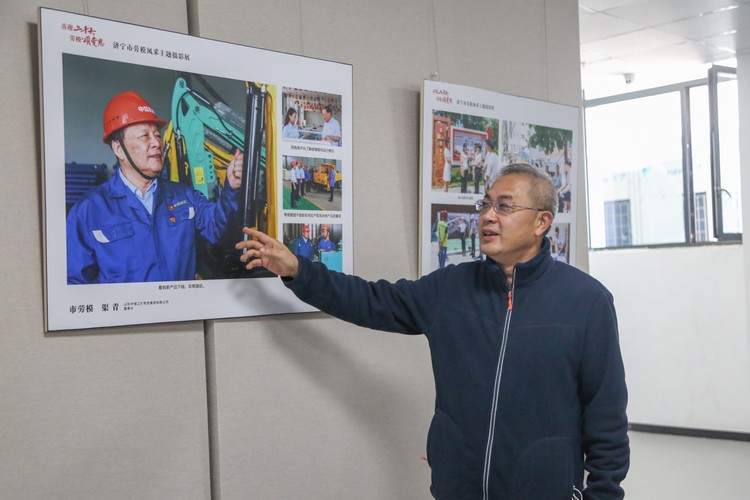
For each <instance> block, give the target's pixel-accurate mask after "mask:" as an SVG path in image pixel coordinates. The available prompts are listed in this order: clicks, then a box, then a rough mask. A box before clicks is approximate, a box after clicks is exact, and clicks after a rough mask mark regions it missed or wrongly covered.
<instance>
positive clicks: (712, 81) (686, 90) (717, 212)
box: [583, 65, 742, 251]
mask: <svg viewBox="0 0 750 500" xmlns="http://www.w3.org/2000/svg"><path fill="white" fill-rule="evenodd" d="M714 68H718V70H716V71H719V72H733V73H735V74H736V69H734V68H730V67H724V66H715V65H714V66H712V67H711V68H710V70H709V72H708V76H707V77H706V78H700V79H697V80H689V81H685V82H681V83H675V84H671V85H664V86H661V87H655V88H652V89H645V90H638V91H634V92H628V93H625V94H618V95H613V96H608V97H600V98H595V99H588V100H587V99H586V98H585V95H584V99H583V131H584V133H583V137H584V163H585V171H586V173H587V175H586V191H587V193H588V191H589V190H590V188H589V185H588V179H589V176H588V168H589V165H588V155H587V154H586V140H587V138H586V137H587V135H586V110H587V109H588V108H592V107H596V106H602V105H606V104H613V103H617V102H623V101H629V100H633V99H641V98H644V97H652V96H657V95H661V94H668V93H674V92H678V93H679V96H680V112H681V116H680V121H681V128H682V179H683V213H684V216H683V219H684V221H683V224H684V226H685V231H684V234H685V241H683V242H672V243H650V244H643V245H627V246H605V247H597V248H592V247H591V229H590V228H589V234H588V241H589V250H595V251H601V250H617V249H624V248H665V247H685V246H703V245H723V244H737V243H741V242H742V233H723V234H721V233H719V232H718V228H719V227H721V226H719V225H717V222H718V223H721V220H722V219H721V218H722V215H723V214H722V212H721V201H720V200H719V204H718V205H717V202H716V199H717V198H720V196H717V195H714V196H712V204H713V208H714V210H713V214H714V220H713V221H712V222H713V226H714V227H713V231H714V233H715V234H714V237H715V238H716V239H717V241H705V242H699V241H697V238H696V226H695V224H696V214H695V210H696V207H695V194H696V193H695V190H694V186H693V175H692V172H693V159H692V137H691V117H690V90H691V89H692V88H695V87H701V86H706V87H707V90H708V94H709V127H710V130H711V141H710V147H711V189H712V192H713V193H716V192H717V189H720V184H719V182H720V178H721V177H720V172H718V171H717V172H715V168H716V169H718V168H720V163H719V158H718V146H719V134H718V107H717V103H718V98H717V87H716V86H717V84H718V75H715V76H714V77H712V76H711V75H712V70H714ZM716 71H714V74H715V73H716ZM712 85H713V86H712ZM712 93H713V95H714V97H713V99H714V101H712V98H711V95H712ZM714 152H715V153H716V167H714V164H715V160H714ZM588 199H589V197H588V196H587V200H588ZM588 208H589V210H590V207H588ZM717 217H718V218H719V219H718V221H717ZM710 231H711V230H710V229H709V233H710ZM720 234H721V236H720Z"/></svg>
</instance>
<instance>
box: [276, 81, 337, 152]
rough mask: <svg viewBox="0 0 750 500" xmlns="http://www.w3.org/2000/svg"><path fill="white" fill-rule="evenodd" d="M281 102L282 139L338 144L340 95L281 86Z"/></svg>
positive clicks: (330, 144) (329, 144)
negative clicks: (282, 87)
mask: <svg viewBox="0 0 750 500" xmlns="http://www.w3.org/2000/svg"><path fill="white" fill-rule="evenodd" d="M281 104H282V108H283V113H284V115H283V118H282V129H281V130H282V132H281V136H282V139H283V140H284V141H298V142H312V143H319V144H325V145H328V146H336V147H338V146H341V145H342V143H343V138H342V132H341V96H340V95H334V94H326V93H324V92H316V91H313V90H304V89H294V88H284V89H283V93H282V103H281Z"/></svg>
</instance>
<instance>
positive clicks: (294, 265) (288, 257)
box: [234, 227, 299, 278]
mask: <svg viewBox="0 0 750 500" xmlns="http://www.w3.org/2000/svg"><path fill="white" fill-rule="evenodd" d="M242 232H243V233H245V234H246V235H248V236H249V238H248V239H247V240H244V241H240V242H239V243H237V244H236V245H235V246H234V247H235V248H236V249H237V250H244V253H243V254H242V257H240V260H241V261H242V262H245V263H246V265H245V267H246V268H247V269H253V268H256V267H265V268H266V269H268V270H269V271H271V272H272V273H274V274H278V275H279V276H281V277H289V278H296V277H297V271H298V270H299V261H298V260H297V256H296V255H294V254H293V253H292V252H291V251H290V250H289V249H288V248H287V247H286V245H284V244H283V243H281V242H280V241H278V240H276V239H274V238H271V237H270V236H268V235H267V234H265V233H262V232H260V231H256V230H255V229H250V228H248V227H243V228H242Z"/></svg>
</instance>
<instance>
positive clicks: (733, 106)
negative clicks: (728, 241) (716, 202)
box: [717, 73, 742, 233]
mask: <svg viewBox="0 0 750 500" xmlns="http://www.w3.org/2000/svg"><path fill="white" fill-rule="evenodd" d="M738 110H739V103H738V100H737V79H736V77H735V75H727V74H726V73H720V79H719V80H718V83H717V119H718V123H717V125H718V136H719V141H718V143H719V159H720V163H719V165H720V167H719V168H720V180H721V182H720V185H719V186H718V190H719V192H720V193H721V228H720V229H721V231H722V232H723V233H741V232H742V205H741V200H742V193H741V191H740V145H739V112H738Z"/></svg>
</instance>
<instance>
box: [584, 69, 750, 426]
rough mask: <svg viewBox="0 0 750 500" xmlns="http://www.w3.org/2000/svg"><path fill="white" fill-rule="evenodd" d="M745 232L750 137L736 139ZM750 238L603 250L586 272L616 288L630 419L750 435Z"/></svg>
mask: <svg viewBox="0 0 750 500" xmlns="http://www.w3.org/2000/svg"><path fill="white" fill-rule="evenodd" d="M737 75H738V83H739V85H738V87H739V99H740V101H739V104H740V137H745V136H746V135H747V134H746V131H747V130H748V129H750V55H744V56H740V57H738V59H737ZM740 148H741V149H740V156H741V160H740V161H741V165H742V168H741V171H742V192H743V205H744V207H743V220H744V228H743V231H744V233H745V235H746V236H745V238H746V239H747V235H748V234H750V176H748V175H744V174H745V173H746V172H747V170H748V168H749V167H750V142H748V141H740ZM749 247H750V245H739V244H735V245H723V246H717V245H712V246H698V247H692V248H686V247H683V248H661V249H629V250H602V251H593V252H590V253H589V260H590V272H591V274H592V275H594V276H595V277H596V278H598V279H599V280H600V281H602V282H603V283H604V284H605V285H606V286H607V287H608V288H609V289H610V290H611V291H612V293H613V294H614V296H615V302H616V306H617V312H618V317H619V323H620V342H621V345H622V349H623V356H624V357H625V368H626V374H627V379H628V389H629V391H630V404H629V407H628V416H629V417H630V420H631V422H634V423H639V424H647V425H662V426H674V427H686V428H697V429H707V430H718V431H729V432H743V433H748V432H750V334H749V333H748V328H747V315H746V311H747V310H748V305H750V302H749V301H750V294H749V293H748V292H747V291H748V289H750V248H749Z"/></svg>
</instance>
